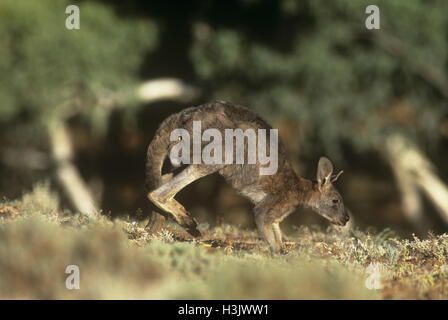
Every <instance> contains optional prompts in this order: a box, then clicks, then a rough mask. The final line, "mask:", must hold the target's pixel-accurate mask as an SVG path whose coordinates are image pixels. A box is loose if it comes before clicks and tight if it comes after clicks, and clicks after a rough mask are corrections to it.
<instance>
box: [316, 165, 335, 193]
mask: <svg viewBox="0 0 448 320" xmlns="http://www.w3.org/2000/svg"><path fill="white" fill-rule="evenodd" d="M332 173H333V164H332V163H331V161H330V159H328V158H326V157H321V158H320V159H319V163H318V164H317V183H318V185H319V188H323V187H324V186H326V185H327V184H329V183H331V174H332Z"/></svg>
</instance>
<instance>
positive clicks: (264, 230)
mask: <svg viewBox="0 0 448 320" xmlns="http://www.w3.org/2000/svg"><path fill="white" fill-rule="evenodd" d="M194 120H200V121H201V125H202V130H205V129H207V128H216V129H218V130H220V131H221V133H222V134H223V136H224V130H225V129H237V128H241V129H243V130H245V129H247V128H253V129H255V130H256V129H267V132H268V133H269V129H272V128H271V126H270V125H269V124H268V123H267V122H266V121H264V120H263V119H262V118H261V117H259V116H258V115H257V114H256V113H254V112H253V111H252V110H250V109H247V108H245V107H242V106H238V105H233V104H231V103H228V102H224V101H217V102H213V103H209V104H205V105H202V106H198V107H191V108H187V109H184V110H182V111H181V112H179V113H176V114H173V115H171V116H170V117H168V118H167V119H166V120H165V121H163V122H162V124H161V125H160V127H159V129H158V130H157V132H156V134H155V136H154V138H153V140H152V141H151V143H150V145H149V147H148V154H147V162H146V186H147V190H148V198H149V199H150V200H151V201H152V202H153V203H154V204H155V205H156V206H157V207H159V208H160V209H162V211H163V215H167V214H168V215H171V216H173V217H174V219H175V220H176V221H177V222H178V223H179V224H180V225H182V226H183V227H184V228H185V229H186V230H187V231H188V232H189V233H190V234H192V235H193V236H199V235H200V232H199V231H198V230H197V226H196V223H195V221H194V220H193V219H191V218H190V217H189V216H188V214H187V211H186V210H185V208H184V207H183V206H182V205H181V204H180V203H179V202H177V201H176V200H175V199H174V196H175V194H176V193H177V192H179V191H180V190H181V189H182V188H184V187H185V186H187V185H188V184H190V183H191V182H193V181H195V180H197V179H199V178H201V177H204V176H206V175H209V174H212V173H215V172H217V173H219V174H220V175H221V176H223V177H224V179H225V180H226V181H227V182H228V183H229V184H230V186H231V187H232V188H233V189H234V190H236V192H238V193H239V194H240V195H242V196H243V197H246V198H247V199H249V200H250V201H252V203H253V204H254V205H255V207H254V212H255V221H256V224H257V227H258V231H259V233H260V235H261V236H262V237H263V239H265V240H266V241H267V242H268V244H269V246H270V248H271V250H272V251H273V252H279V251H281V250H282V236H281V231H280V228H279V223H280V222H281V221H282V220H283V219H284V218H285V217H286V216H287V215H288V214H290V213H291V212H292V211H294V209H295V208H297V207H298V206H299V205H302V206H306V207H310V208H313V209H314V210H315V211H317V212H318V213H319V214H321V215H323V216H324V217H326V218H327V219H329V220H330V221H331V222H333V223H336V224H340V225H344V224H345V223H346V222H347V221H348V215H347V214H346V212H345V208H344V205H343V202H342V197H341V196H340V195H339V193H338V192H337V191H336V189H335V188H334V187H333V185H332V182H333V181H334V180H335V179H336V178H337V177H334V176H332V172H333V165H332V163H331V161H330V160H328V159H327V158H324V157H323V158H321V159H320V160H319V164H318V172H317V182H312V181H310V180H307V179H304V178H301V177H298V176H297V175H296V173H295V172H294V170H293V169H292V166H291V164H290V162H289V161H288V160H287V157H286V151H285V149H284V147H283V145H282V144H281V142H279V146H278V170H277V173H276V174H273V175H260V173H259V168H260V166H261V165H260V164H259V163H258V162H257V163H256V164H242V165H241V164H227V165H226V164H222V165H221V164H220V165H206V164H190V165H188V166H187V167H186V168H185V169H184V170H182V171H181V172H180V173H179V174H177V175H174V176H173V175H170V174H168V175H163V176H162V165H163V161H164V159H165V158H166V157H167V155H168V154H169V151H170V149H171V147H172V146H173V145H174V144H175V143H177V142H171V141H170V134H171V132H172V131H173V130H174V129H177V128H183V129H186V130H188V131H189V133H190V136H192V124H193V121H194ZM266 139H267V141H269V137H267V138H266ZM207 143H208V142H204V143H203V144H204V145H205V144H207ZM223 143H224V142H223ZM267 150H268V151H267V152H269V143H267ZM245 151H246V152H247V144H246V150H245ZM153 215H156V216H154V217H157V216H158V214H157V213H156V212H154V214H153ZM154 217H153V218H154Z"/></svg>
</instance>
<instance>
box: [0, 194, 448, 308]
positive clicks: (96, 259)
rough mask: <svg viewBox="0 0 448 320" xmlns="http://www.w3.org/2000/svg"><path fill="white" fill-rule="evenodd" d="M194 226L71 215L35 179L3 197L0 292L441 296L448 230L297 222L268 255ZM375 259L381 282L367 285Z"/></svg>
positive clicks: (234, 235) (250, 239)
mask: <svg viewBox="0 0 448 320" xmlns="http://www.w3.org/2000/svg"><path fill="white" fill-rule="evenodd" d="M200 229H201V231H202V233H203V237H202V238H201V239H199V240H194V239H192V238H191V237H190V236H188V235H187V234H186V233H185V232H184V231H183V230H182V229H181V228H179V227H177V226H176V225H174V224H168V225H167V227H166V228H165V229H163V230H162V232H160V233H159V234H158V235H156V236H151V235H149V234H148V233H147V232H146V230H145V229H144V226H143V224H142V223H141V222H138V221H132V220H129V219H116V220H114V221H111V220H109V219H108V218H106V217H96V218H90V219H89V218H86V217H83V216H80V215H73V214H71V213H70V212H64V211H62V210H61V209H60V208H59V201H58V199H57V196H56V195H55V194H52V193H51V192H50V191H49V189H48V187H47V186H45V185H37V186H36V187H35V188H34V190H33V191H32V192H31V193H29V194H25V195H24V196H23V197H22V199H19V200H16V201H4V202H3V203H1V204H0V283H1V285H0V298H2V299H19V298H25V299H446V298H448V288H447V282H448V281H447V280H448V262H447V258H448V235H447V234H443V235H438V236H436V235H432V234H429V235H428V237H427V238H426V239H425V240H421V239H418V238H417V237H414V238H413V239H398V238H397V237H396V236H395V235H394V233H393V232H392V231H391V230H388V229H386V230H384V231H382V232H380V233H378V234H369V233H365V232H362V231H360V230H347V229H344V228H342V229H341V228H338V227H329V228H328V229H327V230H321V229H319V228H317V227H313V228H308V227H301V228H299V229H298V230H297V231H296V232H295V233H294V234H293V235H290V236H289V237H288V238H287V239H286V241H285V242H286V247H287V250H288V254H286V255H275V256H271V255H270V253H269V251H268V248H267V246H266V245H265V244H264V243H263V242H262V241H261V240H260V239H259V238H258V235H257V233H256V231H255V230H241V229H239V228H237V227H234V226H230V225H222V226H219V227H215V228H209V227H208V226H207V225H205V224H203V225H200ZM68 265H77V266H78V267H79V269H80V278H81V280H80V289H79V290H68V289H67V288H66V287H65V281H66V278H67V276H68V275H67V274H66V273H65V269H66V267H67V266H68ZM369 266H370V267H369ZM372 266H373V267H374V268H377V272H376V273H375V275H378V277H379V281H380V282H379V283H380V288H379V289H372V290H370V289H368V288H367V287H366V281H368V279H371V275H372V273H371V271H370V270H371V269H372ZM368 268H369V269H368Z"/></svg>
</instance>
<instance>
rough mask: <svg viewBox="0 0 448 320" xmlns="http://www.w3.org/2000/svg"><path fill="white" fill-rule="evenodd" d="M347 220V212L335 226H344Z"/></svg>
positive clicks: (348, 217) (348, 218)
mask: <svg viewBox="0 0 448 320" xmlns="http://www.w3.org/2000/svg"><path fill="white" fill-rule="evenodd" d="M349 220H350V216H349V215H348V214H347V212H345V213H344V215H343V216H342V217H341V218H340V219H338V220H337V222H336V224H337V225H339V226H345V225H346V224H347V222H348V221H349Z"/></svg>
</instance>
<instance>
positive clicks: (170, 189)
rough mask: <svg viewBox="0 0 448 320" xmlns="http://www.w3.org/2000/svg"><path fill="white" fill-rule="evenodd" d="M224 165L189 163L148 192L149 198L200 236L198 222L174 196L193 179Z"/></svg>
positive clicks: (183, 225)
mask: <svg viewBox="0 0 448 320" xmlns="http://www.w3.org/2000/svg"><path fill="white" fill-rule="evenodd" d="M222 167H223V165H206V166H204V165H194V164H192V165H189V166H188V167H186V168H185V169H184V170H182V171H181V172H180V173H179V174H177V175H175V176H174V177H172V178H171V179H169V180H168V181H166V182H165V183H163V184H162V185H161V186H160V187H158V188H157V189H155V190H154V191H152V192H150V193H148V198H149V199H150V200H151V201H152V202H153V203H154V204H155V205H156V206H157V207H159V208H160V209H162V210H163V211H165V212H168V213H170V214H172V215H173V217H174V219H175V220H176V222H177V223H179V224H180V225H181V226H182V227H184V228H185V230H186V231H187V232H188V233H190V234H191V235H192V236H195V237H198V236H200V235H201V233H200V232H199V230H198V229H197V225H196V222H195V221H194V220H193V219H192V218H191V217H190V216H189V215H188V213H187V210H185V208H184V207H183V206H182V205H181V204H180V203H179V202H178V201H176V200H175V199H174V196H175V195H176V193H178V192H179V191H180V190H182V189H183V188H185V187H186V186H187V185H189V184H190V183H192V182H193V181H195V180H198V179H200V178H202V177H205V176H207V175H209V174H212V173H214V172H216V171H218V170H220V169H222Z"/></svg>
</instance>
